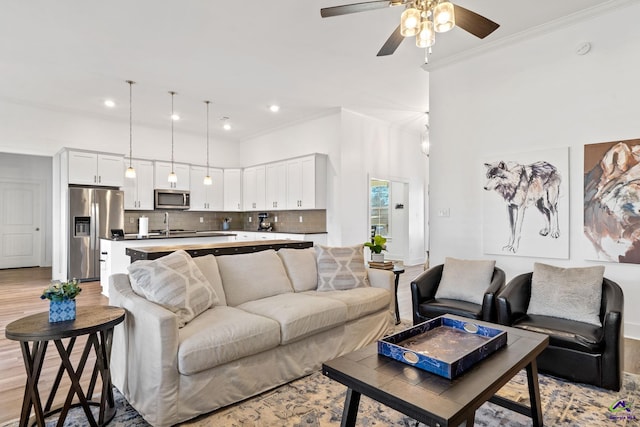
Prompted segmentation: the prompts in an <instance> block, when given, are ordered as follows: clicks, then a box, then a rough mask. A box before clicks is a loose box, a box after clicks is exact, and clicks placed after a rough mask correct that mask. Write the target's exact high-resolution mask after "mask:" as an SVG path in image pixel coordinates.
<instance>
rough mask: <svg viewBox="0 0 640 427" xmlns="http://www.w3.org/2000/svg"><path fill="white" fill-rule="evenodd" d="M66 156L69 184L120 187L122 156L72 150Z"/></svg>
mask: <svg viewBox="0 0 640 427" xmlns="http://www.w3.org/2000/svg"><path fill="white" fill-rule="evenodd" d="M68 154H69V175H68V176H69V184H80V185H101V186H106V187H122V185H123V183H124V164H123V163H122V159H123V156H119V155H117V154H101V153H90V152H85V151H72V150H69V151H68Z"/></svg>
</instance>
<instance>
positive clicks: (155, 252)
mask: <svg viewBox="0 0 640 427" xmlns="http://www.w3.org/2000/svg"><path fill="white" fill-rule="evenodd" d="M312 246H313V242H308V241H301V240H260V241H252V242H226V243H210V244H202V243H199V244H185V245H182V244H180V245H174V244H172V245H167V246H150V247H140V248H137V247H131V248H127V255H129V256H130V257H131V262H135V261H139V260H154V259H158V258H160V257H163V256H165V255H169V254H170V253H171V252H175V251H178V250H183V251H185V252H187V253H188V254H189V255H191V256H192V257H197V256H205V255H210V254H211V255H216V256H218V255H237V254H246V253H250V252H260V251H266V250H268V249H273V250H276V251H277V250H279V249H282V248H291V249H304V248H310V247H312Z"/></svg>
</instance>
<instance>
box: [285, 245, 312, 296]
mask: <svg viewBox="0 0 640 427" xmlns="http://www.w3.org/2000/svg"><path fill="white" fill-rule="evenodd" d="M277 254H278V256H279V257H280V259H281V260H282V263H283V264H284V268H286V269H287V275H289V279H290V280H291V284H292V285H293V289H294V290H295V291H296V292H304V291H312V290H314V289H316V288H317V287H318V267H317V265H316V252H315V250H314V249H313V248H306V249H287V248H283V249H280V250H279V251H278V252H277Z"/></svg>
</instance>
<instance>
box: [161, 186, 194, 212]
mask: <svg viewBox="0 0 640 427" xmlns="http://www.w3.org/2000/svg"><path fill="white" fill-rule="evenodd" d="M154 193H155V197H154V206H155V208H156V209H183V210H184V209H189V207H190V199H191V197H190V195H189V192H188V191H184V190H154Z"/></svg>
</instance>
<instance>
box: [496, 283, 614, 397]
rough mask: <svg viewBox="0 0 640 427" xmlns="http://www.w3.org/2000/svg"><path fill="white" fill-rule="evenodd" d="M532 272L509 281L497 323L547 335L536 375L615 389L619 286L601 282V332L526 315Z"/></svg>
mask: <svg viewBox="0 0 640 427" xmlns="http://www.w3.org/2000/svg"><path fill="white" fill-rule="evenodd" d="M532 274H533V273H526V274H521V275H519V276H517V277H515V278H514V279H513V280H511V281H510V282H509V284H508V285H507V286H506V287H505V288H504V289H503V290H502V291H501V292H500V294H499V295H498V298H497V306H498V322H499V323H500V324H503V325H507V326H512V327H515V328H521V329H526V330H528V331H532V332H539V333H543V334H547V335H549V347H547V348H546V349H545V350H544V351H543V352H542V354H541V355H540V356H538V359H537V362H538V369H539V370H540V372H543V373H547V374H550V375H554V376H557V377H560V378H565V379H568V380H570V381H576V382H581V383H586V384H592V385H595V386H598V387H602V388H606V389H610V390H616V391H618V390H620V386H621V384H622V367H623V357H624V350H623V345H624V337H623V328H622V326H623V306H624V295H623V293H622V289H621V288H620V286H618V284H616V283H615V282H613V281H611V280H609V279H606V278H605V279H603V281H602V304H601V308H600V321H601V322H602V327H598V326H596V325H591V324H588V323H582V322H576V321H573V320H567V319H561V318H558V317H550V316H542V315H533V314H532V315H529V314H527V308H528V306H529V300H530V298H531V277H532Z"/></svg>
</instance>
